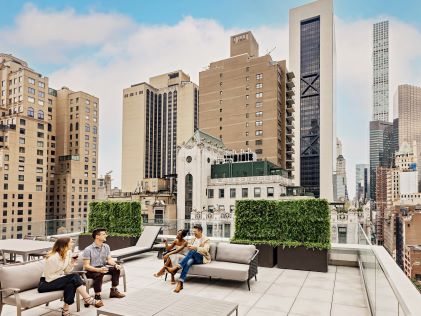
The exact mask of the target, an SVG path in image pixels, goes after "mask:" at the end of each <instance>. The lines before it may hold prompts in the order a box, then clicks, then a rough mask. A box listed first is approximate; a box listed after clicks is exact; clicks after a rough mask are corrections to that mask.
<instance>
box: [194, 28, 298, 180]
mask: <svg viewBox="0 0 421 316" xmlns="http://www.w3.org/2000/svg"><path fill="white" fill-rule="evenodd" d="M293 78H294V75H293V73H291V72H288V70H287V68H286V62H285V61H273V60H272V58H271V56H270V55H269V54H266V55H264V56H259V45H258V43H257V42H256V40H255V38H254V36H253V34H252V33H251V32H245V33H241V34H237V35H234V36H231V38H230V57H229V58H227V59H223V60H219V61H216V62H212V63H210V65H209V67H208V69H206V70H204V71H201V72H200V74H199V85H200V110H199V126H200V129H201V130H202V131H203V132H204V133H207V134H209V135H212V136H214V137H217V138H219V139H221V140H223V142H224V144H225V145H226V146H227V147H229V148H230V149H233V150H236V151H237V152H241V151H248V150H251V151H253V152H255V153H256V154H257V159H259V160H263V159H267V160H268V161H271V162H273V163H275V164H277V165H278V166H280V167H282V168H284V169H286V170H288V171H289V176H290V177H292V176H293V173H292V171H293V168H294V164H293V152H294V150H295V149H294V123H293V122H294V116H293V112H294V98H293V96H294V90H293V87H294V83H293Z"/></svg>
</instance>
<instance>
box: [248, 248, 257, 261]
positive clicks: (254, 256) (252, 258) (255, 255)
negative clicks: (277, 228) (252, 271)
mask: <svg viewBox="0 0 421 316" xmlns="http://www.w3.org/2000/svg"><path fill="white" fill-rule="evenodd" d="M258 254H259V249H256V252H255V253H254V255H253V257H251V259H250V263H251V262H252V261H253V260H254V259H255V258H256V257H257V255H258Z"/></svg>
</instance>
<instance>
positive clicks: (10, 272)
mask: <svg viewBox="0 0 421 316" xmlns="http://www.w3.org/2000/svg"><path fill="white" fill-rule="evenodd" d="M43 271H44V260H40V261H31V262H29V263H24V264H18V265H6V266H3V267H1V268H0V282H1V287H2V288H8V287H13V288H18V289H20V291H21V292H24V291H26V290H31V289H34V288H35V289H36V288H38V284H39V279H40V278H41V275H42V272H43ZM17 276H19V277H17ZM9 294H10V293H9Z"/></svg>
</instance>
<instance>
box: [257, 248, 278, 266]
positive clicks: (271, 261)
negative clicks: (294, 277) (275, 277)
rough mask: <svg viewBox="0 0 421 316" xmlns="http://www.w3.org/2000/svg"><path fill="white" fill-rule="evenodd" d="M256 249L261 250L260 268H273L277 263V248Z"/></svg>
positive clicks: (258, 260)
mask: <svg viewBox="0 0 421 316" xmlns="http://www.w3.org/2000/svg"><path fill="white" fill-rule="evenodd" d="M256 248H257V249H258V250H259V256H258V259H257V262H258V265H259V267H265V268H273V267H274V266H275V265H276V262H277V260H276V259H277V256H276V255H277V253H276V249H277V247H272V246H269V245H256Z"/></svg>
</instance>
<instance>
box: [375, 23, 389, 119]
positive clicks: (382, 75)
mask: <svg viewBox="0 0 421 316" xmlns="http://www.w3.org/2000/svg"><path fill="white" fill-rule="evenodd" d="M373 121H384V122H388V121H389V21H382V22H378V23H375V24H374V25H373Z"/></svg>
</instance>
